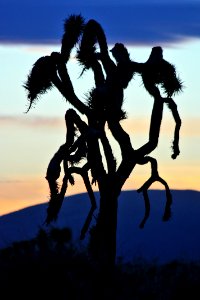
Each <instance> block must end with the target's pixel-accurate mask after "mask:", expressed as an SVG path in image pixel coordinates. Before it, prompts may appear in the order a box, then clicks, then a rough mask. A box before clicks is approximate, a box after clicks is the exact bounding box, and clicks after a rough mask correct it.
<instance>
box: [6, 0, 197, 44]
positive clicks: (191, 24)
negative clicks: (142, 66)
mask: <svg viewBox="0 0 200 300" xmlns="http://www.w3.org/2000/svg"><path fill="white" fill-rule="evenodd" d="M55 2H56V1H55ZM55 2H54V3H52V1H51V2H49V3H50V4H49V5H45V3H43V1H40V2H37V1H36V2H35V1H32V2H31V3H27V1H26V2H25V1H24V4H23V5H22V4H20V3H18V4H16V3H13V2H5V3H3V4H1V10H0V28H1V30H0V43H37V44H45V43H50V44H51V43H60V40H61V37H62V34H63V22H64V20H65V19H66V18H67V17H68V16H69V15H70V14H79V13H81V14H82V15H83V16H84V17H85V18H86V20H88V19H91V18H93V19H96V20H97V21H98V22H100V23H101V25H102V26H103V28H104V30H105V32H106V35H107V38H108V42H110V43H114V42H117V41H121V42H126V43H130V44H153V45H155V44H163V43H170V44H172V43H177V42H181V41H184V40H185V39H192V38H200V17H199V16H200V3H198V2H190V3H185V2H182V3H176V2H175V3H168V4H167V3H165V4H158V3H152V4H148V3H146V4H145V3H144V1H143V4H142V2H141V3H140V4H132V5H131V4H128V3H127V2H126V3H127V4H115V5H114V4H112V5H108V4H105V2H104V3H103V2H102V4H101V5H100V4H96V5H94V4H93V5H86V4H76V3H77V2H76V1H74V4H71V3H70V4H62V3H63V2H62V3H61V1H59V2H56V4H55ZM66 2H68V1H66ZM70 2H72V1H70ZM83 2H84V1H83ZM86 3H87V2H86Z"/></svg>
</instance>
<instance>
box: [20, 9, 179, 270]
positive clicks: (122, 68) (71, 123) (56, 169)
mask: <svg viewBox="0 0 200 300" xmlns="http://www.w3.org/2000/svg"><path fill="white" fill-rule="evenodd" d="M74 47H77V48H76V51H77V52H76V56H77V60H78V62H79V64H80V65H81V66H82V68H83V71H82V74H83V73H84V72H85V71H86V70H91V71H92V72H93V74H94V84H95V86H94V88H93V89H92V90H91V91H90V92H89V94H88V100H87V103H83V102H81V101H80V99H79V98H78V97H77V96H76V94H75V91H74V88H73V85H72V82H71V79H70V77H69V74H68V71H67V62H68V60H69V58H70V54H71V51H72V49H73V48H74ZM97 47H98V48H99V51H97ZM110 52H111V53H112V55H113V57H114V60H112V59H111V57H110V53H109V50H108V45H107V41H106V36H105V33H104V31H103V29H102V27H101V26H100V24H99V23H98V22H96V21H95V20H89V21H88V22H85V20H84V19H83V17H82V16H81V15H71V16H69V18H67V19H66V21H65V24H64V34H63V38H62V47H61V51H60V53H58V52H52V53H51V55H49V56H44V57H41V58H40V59H38V60H37V61H36V63H35V64H34V66H33V68H32V70H31V72H30V74H29V75H28V79H27V81H26V83H25V85H24V87H25V89H26V90H27V91H28V100H29V102H30V104H29V108H28V110H29V109H30V108H31V107H32V105H33V104H34V103H35V101H36V100H37V99H38V97H39V96H40V95H41V94H43V93H45V92H47V91H48V90H49V89H50V88H52V87H56V88H57V89H58V90H59V91H60V93H61V94H62V95H63V96H64V97H65V98H66V100H67V101H69V102H70V103H71V104H72V105H73V106H74V108H75V109H76V110H77V111H78V112H79V113H80V114H78V113H77V111H75V110H74V109H69V110H67V111H66V114H65V121H66V129H67V134H66V141H65V143H64V144H63V145H62V146H61V147H60V148H59V149H58V151H57V152H56V153H55V154H54V156H53V158H52V159H51V161H50V163H49V166H48V168H47V173H46V179H47V181H48V184H49V188H50V201H49V206H48V210H47V218H46V223H47V224H49V223H51V222H52V221H54V220H56V219H57V216H58V213H59V210H60V208H61V206H62V202H63V200H64V197H65V194H66V190H67V186H68V183H70V184H74V183H75V182H74V178H73V175H72V174H80V175H81V176H82V178H83V181H84V183H85V186H86V189H87V191H88V194H89V198H90V201H91V209H90V211H89V213H88V216H87V218H86V221H85V224H84V225H83V228H82V231H81V238H84V236H85V234H86V233H87V231H88V229H89V227H90V223H91V220H92V218H93V214H94V211H95V209H96V208H97V205H96V200H95V197H94V193H93V190H92V184H94V183H95V184H97V185H98V189H99V194H100V207H99V211H98V215H97V218H96V224H95V226H93V227H92V228H91V229H90V234H91V236H90V244H89V249H90V251H91V253H92V255H93V257H94V258H96V259H97V260H99V261H100V262H101V263H103V264H104V265H106V266H108V265H109V266H112V265H113V264H114V263H115V256H116V229H117V201H118V197H119V195H120V193H121V190H122V187H123V185H124V183H125V182H126V180H127V178H128V177H129V176H130V174H131V172H132V171H133V169H134V167H135V166H136V164H139V165H144V164H147V163H150V165H151V176H150V178H149V179H148V180H147V181H146V182H145V183H144V184H143V185H142V187H140V188H139V189H138V192H142V193H143V196H144V203H145V215H144V218H143V220H142V221H141V224H140V227H141V228H143V227H144V224H145V222H146V220H147V218H148V217H149V213H150V201H149V197H148V189H149V187H150V186H151V184H152V183H153V182H155V181H159V182H160V183H162V184H163V185H164V187H165V190H166V205H165V210H164V215H163V220H164V221H167V220H169V218H170V215H171V203H172V196H171V193H170V189H169V187H168V184H167V183H166V181H165V180H164V179H163V178H161V177H160V176H159V174H158V167H157V161H156V159H155V158H153V157H151V156H149V155H148V154H150V153H151V152H152V151H153V150H154V149H155V148H156V147H157V145H158V139H159V133H160V125H161V121H162V114H163V106H164V103H167V104H168V106H169V108H170V110H171V112H172V115H173V117H174V120H175V123H176V125H175V132H174V141H173V146H172V148H173V154H172V158H173V159H175V158H176V157H177V155H179V152H180V151H179V130H180V126H181V120H180V117H179V114H178V111H177V106H176V104H175V102H174V101H173V99H172V98H171V97H172V96H173V95H174V94H175V93H177V92H180V91H181V90H182V83H181V81H180V79H179V78H178V77H177V75H176V70H175V67H174V66H173V65H171V64H170V63H169V62H167V61H165V60H164V59H163V54H162V48H161V47H154V48H152V51H151V54H150V56H149V59H148V60H147V61H146V62H145V63H137V62H134V61H132V60H131V59H130V56H129V53H128V51H127V48H126V47H125V46H124V45H123V44H121V43H116V44H115V46H114V47H113V48H112V49H111V50H110ZM135 73H138V74H140V75H141V78H142V81H143V84H144V87H145V88H146V90H147V92H148V93H149V94H150V95H151V96H152V97H153V101H154V102H153V110H152V115H151V122H150V130H149V141H148V142H147V143H146V144H144V145H143V146H141V147H140V148H139V149H134V148H133V147H132V144H131V140H130V137H129V135H128V133H127V132H125V130H124V129H123V127H122V126H121V123H120V122H121V120H123V119H124V118H126V113H125V112H124V111H123V109H122V105H123V100H124V89H126V88H127V86H128V84H129V82H130V81H131V80H132V78H133V77H134V74H135ZM82 74H81V75H82ZM159 87H160V89H161V90H163V92H164V93H165V94H166V97H162V96H161V92H160V90H159ZM28 110H27V111H28ZM80 115H85V116H86V117H87V122H86V121H83V120H82V119H81V116H80ZM106 124H107V125H108V128H109V130H110V132H111V133H112V135H113V137H114V138H115V140H116V141H117V142H118V144H119V146H120V149H121V162H120V164H119V166H118V167H117V164H116V159H115V157H114V154H113V152H112V148H111V145H110V142H109V140H108V137H107V134H106V129H105V125H106ZM100 144H101V145H102V149H103V150H100ZM102 151H103V152H104V155H105V160H106V166H105V165H104V163H103V160H102ZM83 162H84V163H83ZM61 163H63V170H64V178H63V182H62V185H61V187H60V188H59V185H58V182H57V180H58V179H59V177H60V172H61ZM89 174H90V175H89ZM90 178H92V180H91V181H90Z"/></svg>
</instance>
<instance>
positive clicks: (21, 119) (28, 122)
mask: <svg viewBox="0 0 200 300" xmlns="http://www.w3.org/2000/svg"><path fill="white" fill-rule="evenodd" d="M0 126H1V128H2V127H3V126H12V127H14V126H22V127H34V128H36V127H40V128H44V127H45V128H58V127H62V126H64V121H63V118H59V117H40V116H35V117H30V116H29V117H27V116H15V115H14V116H9V115H0Z"/></svg>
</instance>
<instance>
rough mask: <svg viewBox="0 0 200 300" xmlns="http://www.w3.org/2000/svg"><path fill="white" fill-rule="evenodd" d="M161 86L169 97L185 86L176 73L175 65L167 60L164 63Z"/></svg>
mask: <svg viewBox="0 0 200 300" xmlns="http://www.w3.org/2000/svg"><path fill="white" fill-rule="evenodd" d="M161 77H162V78H161V80H162V82H161V87H162V89H163V90H164V92H165V93H166V95H167V96H168V97H172V96H173V95H174V94H176V93H178V92H181V91H182V88H183V84H182V81H181V80H180V79H179V77H178V76H177V75H176V69H175V66H174V65H172V64H170V63H169V62H167V61H164V62H163V64H162V73H161Z"/></svg>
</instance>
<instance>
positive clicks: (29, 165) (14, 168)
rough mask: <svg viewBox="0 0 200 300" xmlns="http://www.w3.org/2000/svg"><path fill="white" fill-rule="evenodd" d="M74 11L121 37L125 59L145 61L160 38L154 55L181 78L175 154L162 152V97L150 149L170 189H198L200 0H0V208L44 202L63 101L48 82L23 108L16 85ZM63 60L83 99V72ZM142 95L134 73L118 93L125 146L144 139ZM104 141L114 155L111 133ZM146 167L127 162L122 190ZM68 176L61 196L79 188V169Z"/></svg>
mask: <svg viewBox="0 0 200 300" xmlns="http://www.w3.org/2000/svg"><path fill="white" fill-rule="evenodd" d="M83 3H84V4H83ZM79 13H81V14H82V15H83V17H85V19H86V20H89V19H91V18H93V19H96V20H97V21H98V22H100V23H101V25H102V27H103V28H104V30H105V33H106V35H107V40H108V43H109V47H110V48H111V47H112V46H113V45H114V43H115V42H123V43H124V44H125V45H126V46H127V47H128V50H129V53H130V57H131V58H132V59H133V60H135V61H138V62H145V61H146V60H147V58H148V56H149V54H150V52H151V48H152V47H154V46H158V45H160V46H161V47H162V48H163V51H164V52H163V53H164V58H165V59H166V60H167V61H169V62H171V63H173V64H174V65H175V66H176V69H177V73H178V75H179V76H180V78H181V79H182V81H183V84H184V89H183V92H182V93H180V94H179V95H177V96H175V97H174V100H175V102H176V103H177V105H178V110H179V113H180V116H181V119H182V127H181V132H180V151H181V153H180V156H179V157H178V158H177V159H176V160H172V159H171V144H172V139H173V131H174V126H175V124H174V120H173V118H172V115H171V114H170V111H169V109H168V108H167V106H166V107H165V109H164V116H163V123H162V127H161V133H160V140H159V146H158V148H157V149H156V150H155V151H153V152H152V156H153V157H155V158H157V160H158V164H159V173H160V175H161V176H162V177H163V178H164V179H165V180H166V181H167V182H168V184H169V186H170V188H171V189H193V190H200V155H199V154H200V92H199V88H200V87H199V86H200V81H199V80H200V75H199V73H200V17H199V16H200V1H197V0H196V1H190V0H185V1H184V0H174V1H169V0H168V1H153V0H150V1H148V0H146V1H145V0H140V1H139V0H138V1H133V0H129V1H128V0H123V1H119V0H118V1H114V0H113V1H108V0H107V1H106V0H98V1H89V0H86V1H81V0H73V1H67V0H66V1H64V0H56V1H52V0H44V1H39V0H35V1H28V0H26V1H25V0H18V1H16V0H15V1H14V0H0V28H1V29H0V80H1V84H0V151H1V152H0V153H1V155H0V215H2V214H5V213H8V212H11V211H15V210H17V209H21V208H23V207H26V206H30V205H34V204H38V203H43V202H46V201H48V195H49V191H48V184H47V181H46V180H45V175H46V168H47V166H48V163H49V160H50V159H51V157H52V156H53V154H54V153H55V152H56V151H57V150H58V148H59V146H60V145H61V144H63V143H64V142H65V133H66V128H65V122H64V115H65V111H66V110H67V109H68V108H70V107H71V106H70V105H69V103H66V101H65V99H63V97H62V96H61V95H60V94H59V93H58V91H57V90H56V89H53V90H51V91H49V92H48V93H47V94H45V95H44V96H42V97H41V98H40V100H39V101H38V102H37V104H36V106H35V107H34V108H32V109H31V110H30V111H29V113H28V114H25V111H26V109H27V105H28V102H27V94H26V91H25V90H24V88H23V84H24V83H25V81H26V79H27V75H28V73H29V71H30V70H31V68H32V66H33V64H34V62H35V61H36V60H37V59H38V58H39V57H41V56H45V55H49V54H50V53H51V52H52V51H60V41H61V38H62V34H63V22H64V20H65V19H66V18H67V17H68V16H69V15H70V14H79ZM68 68H69V73H70V77H71V79H72V82H73V84H74V88H75V92H76V94H77V96H78V97H79V98H80V99H81V100H83V101H84V100H85V94H86V93H87V92H88V91H89V90H90V88H92V87H93V85H94V83H93V77H92V73H90V72H87V73H85V74H84V76H83V77H81V78H79V75H80V72H81V70H80V68H79V66H78V65H77V62H76V60H75V59H73V58H72V59H71V60H70V62H69V64H68ZM152 104H153V100H152V98H151V97H150V96H149V95H148V94H147V92H146V91H145V90H144V88H143V86H142V81H141V78H140V77H139V76H135V77H134V79H133V80H132V81H131V82H130V84H129V86H128V88H127V90H126V92H125V102H124V107H123V108H124V109H125V110H126V111H127V113H128V119H127V120H125V121H123V122H122V125H123V127H124V128H125V130H127V132H128V133H129V134H130V136H131V141H132V144H133V147H134V148H135V149H137V148H138V147H140V146H141V145H142V144H144V143H145V142H147V141H148V130H149V121H150V115H151V110H152ZM112 145H113V147H114V153H115V154H116V156H117V158H118V162H120V151H119V148H118V146H117V144H116V143H115V141H113V139H112ZM149 174H150V166H149V165H146V166H137V167H136V168H135V170H134V172H133V173H132V175H131V176H130V178H129V179H128V181H127V183H126V185H125V186H124V189H138V188H139V187H140V186H141V185H142V184H143V183H144V181H145V180H146V179H147V178H148V176H149ZM75 178H76V185H75V186H74V187H70V188H69V190H68V192H67V193H68V195H69V194H75V193H79V192H85V188H84V186H83V184H82V180H81V178H79V177H75ZM152 188H162V186H161V185H160V184H154V185H153V186H152Z"/></svg>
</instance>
